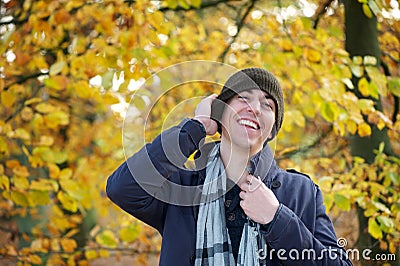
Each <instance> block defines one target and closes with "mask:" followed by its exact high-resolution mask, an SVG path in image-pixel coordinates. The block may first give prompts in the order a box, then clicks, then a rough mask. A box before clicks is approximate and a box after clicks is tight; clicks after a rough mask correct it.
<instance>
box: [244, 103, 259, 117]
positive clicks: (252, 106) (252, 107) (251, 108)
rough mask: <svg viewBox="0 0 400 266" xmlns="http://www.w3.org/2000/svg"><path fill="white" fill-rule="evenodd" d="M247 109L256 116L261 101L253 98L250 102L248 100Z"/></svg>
mask: <svg viewBox="0 0 400 266" xmlns="http://www.w3.org/2000/svg"><path fill="white" fill-rule="evenodd" d="M247 111H248V112H251V113H254V114H255V115H256V116H259V115H260V114H261V103H260V101H257V100H253V101H251V102H248V104H247Z"/></svg>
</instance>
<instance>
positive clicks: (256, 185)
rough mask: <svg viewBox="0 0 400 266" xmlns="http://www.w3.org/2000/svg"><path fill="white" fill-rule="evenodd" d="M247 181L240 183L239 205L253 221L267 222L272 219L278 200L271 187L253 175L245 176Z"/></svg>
mask: <svg viewBox="0 0 400 266" xmlns="http://www.w3.org/2000/svg"><path fill="white" fill-rule="evenodd" d="M246 181H247V182H243V184H241V185H240V188H241V189H242V191H241V192H240V193H239V197H240V198H241V199H242V200H241V201H240V206H241V207H242V209H243V211H244V213H246V215H247V216H249V217H250V218H251V219H252V220H253V221H254V222H256V223H259V224H267V223H269V222H271V221H272V219H274V216H275V213H276V211H277V210H278V207H279V201H278V199H277V198H276V197H275V194H274V193H273V192H272V190H271V189H269V188H267V186H266V185H265V184H264V183H263V182H262V181H261V180H260V179H259V178H256V177H255V176H253V175H248V176H247V177H246Z"/></svg>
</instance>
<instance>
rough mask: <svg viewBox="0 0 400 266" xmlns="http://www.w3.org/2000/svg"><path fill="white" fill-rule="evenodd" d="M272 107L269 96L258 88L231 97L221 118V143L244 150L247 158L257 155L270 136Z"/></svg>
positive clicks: (273, 108)
mask: <svg viewBox="0 0 400 266" xmlns="http://www.w3.org/2000/svg"><path fill="white" fill-rule="evenodd" d="M275 108H276V107H275V103H274V101H273V100H272V99H271V98H270V97H269V95H268V94H267V93H265V92H263V91H261V90H259V89H252V90H246V91H243V92H240V93H239V94H237V95H235V96H233V97H232V98H231V99H230V100H229V101H228V104H227V106H225V108H224V112H223V115H222V119H221V124H222V136H221V142H229V143H230V145H231V146H237V147H240V148H242V149H247V150H248V151H249V154H250V155H254V154H256V153H257V152H259V151H260V150H261V149H262V147H263V144H264V142H265V141H266V140H267V139H268V137H270V136H271V131H272V128H273V126H274V123H275Z"/></svg>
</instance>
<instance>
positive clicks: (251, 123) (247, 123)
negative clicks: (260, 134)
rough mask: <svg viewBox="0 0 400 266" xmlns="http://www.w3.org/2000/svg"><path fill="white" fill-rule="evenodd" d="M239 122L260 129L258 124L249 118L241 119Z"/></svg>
mask: <svg viewBox="0 0 400 266" xmlns="http://www.w3.org/2000/svg"><path fill="white" fill-rule="evenodd" d="M239 124H241V125H245V126H249V127H252V128H254V129H258V126H257V124H256V123H254V122H252V121H249V120H239Z"/></svg>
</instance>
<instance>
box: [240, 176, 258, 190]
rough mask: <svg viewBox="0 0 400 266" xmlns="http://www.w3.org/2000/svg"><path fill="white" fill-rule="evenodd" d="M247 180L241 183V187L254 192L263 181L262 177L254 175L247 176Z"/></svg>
mask: <svg viewBox="0 0 400 266" xmlns="http://www.w3.org/2000/svg"><path fill="white" fill-rule="evenodd" d="M245 180H246V182H243V183H242V184H241V185H240V189H241V190H242V191H245V192H253V191H255V190H257V189H258V188H259V187H260V186H261V185H262V184H263V183H262V181H261V178H260V177H255V176H254V175H248V176H246V179H245Z"/></svg>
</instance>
